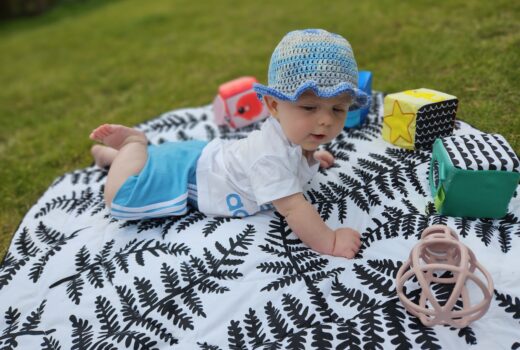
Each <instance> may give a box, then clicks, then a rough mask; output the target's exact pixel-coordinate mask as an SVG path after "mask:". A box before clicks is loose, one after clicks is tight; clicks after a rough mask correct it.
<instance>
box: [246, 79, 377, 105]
mask: <svg viewBox="0 0 520 350" xmlns="http://www.w3.org/2000/svg"><path fill="white" fill-rule="evenodd" d="M253 89H254V91H255V92H256V94H257V96H258V98H259V99H260V100H262V99H263V96H264V95H269V96H273V97H276V98H277V99H280V100H282V101H291V102H296V101H297V100H298V98H300V96H301V94H303V93H304V92H305V91H307V90H312V91H313V92H314V94H315V95H316V96H318V97H321V98H331V97H336V96H338V95H340V94H342V93H347V94H348V95H350V96H351V97H352V104H351V105H350V107H349V111H353V110H356V109H359V108H363V107H367V106H369V105H370V96H369V95H367V93H366V92H364V91H363V90H361V89H358V88H355V87H352V85H350V84H348V83H345V82H342V83H339V84H337V85H335V86H331V87H326V88H324V87H320V86H319V85H318V83H317V82H315V81H314V80H309V81H306V82H304V83H303V84H301V85H300V86H299V87H298V88H297V89H296V91H294V93H293V94H290V95H288V94H284V93H283V92H281V91H279V90H277V89H274V88H272V87H269V86H266V85H263V84H259V83H255V84H254V85H253Z"/></svg>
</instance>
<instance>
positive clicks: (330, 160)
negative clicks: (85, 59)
mask: <svg viewBox="0 0 520 350" xmlns="http://www.w3.org/2000/svg"><path fill="white" fill-rule="evenodd" d="M314 159H316V160H317V161H319V162H320V167H322V168H323V169H327V168H330V167H331V166H332V164H334V156H333V155H332V154H331V153H330V152H329V151H324V150H320V151H316V152H314Z"/></svg>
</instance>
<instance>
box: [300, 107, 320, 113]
mask: <svg viewBox="0 0 520 350" xmlns="http://www.w3.org/2000/svg"><path fill="white" fill-rule="evenodd" d="M300 108H302V109H303V110H305V111H309V112H312V111H315V110H316V107H314V106H300Z"/></svg>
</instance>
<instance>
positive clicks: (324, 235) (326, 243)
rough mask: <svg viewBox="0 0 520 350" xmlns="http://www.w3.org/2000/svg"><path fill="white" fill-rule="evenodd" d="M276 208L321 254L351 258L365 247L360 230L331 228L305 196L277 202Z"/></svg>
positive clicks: (310, 245)
mask: <svg viewBox="0 0 520 350" xmlns="http://www.w3.org/2000/svg"><path fill="white" fill-rule="evenodd" d="M273 205H274V206H275V208H276V210H278V212H279V213H280V214H282V215H283V216H284V217H285V219H286V220H287V223H288V224H289V227H290V228H291V229H292V230H293V232H294V233H295V234H296V235H297V236H298V237H299V238H300V239H301V240H302V242H303V243H305V244H307V245H308V246H309V247H310V248H311V249H313V250H315V251H317V252H319V253H322V254H327V255H334V256H343V257H346V258H349V259H351V258H353V257H354V256H355V255H356V253H357V251H358V250H359V247H360V246H361V241H360V235H359V233H358V232H357V231H355V230H352V229H349V228H339V229H337V230H332V229H331V228H329V227H328V226H327V225H326V224H325V223H324V222H323V220H322V219H321V217H320V215H319V214H318V212H317V211H316V209H314V207H313V206H312V205H311V204H310V203H309V202H307V200H306V199H305V197H304V196H303V194H302V193H296V194H293V195H291V196H287V197H284V198H280V199H277V200H275V201H273Z"/></svg>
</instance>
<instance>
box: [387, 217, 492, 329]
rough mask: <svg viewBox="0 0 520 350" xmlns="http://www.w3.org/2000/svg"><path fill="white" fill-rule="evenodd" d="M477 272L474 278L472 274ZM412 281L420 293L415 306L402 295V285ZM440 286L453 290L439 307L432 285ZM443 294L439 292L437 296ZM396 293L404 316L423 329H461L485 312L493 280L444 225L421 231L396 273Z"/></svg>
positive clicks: (469, 251) (454, 234) (470, 252)
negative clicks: (403, 309)
mask: <svg viewBox="0 0 520 350" xmlns="http://www.w3.org/2000/svg"><path fill="white" fill-rule="evenodd" d="M477 271H478V272H479V274H478V275H477V274H475V272H477ZM413 277H415V278H416V279H417V282H418V283H419V286H420V287H421V289H422V290H421V294H420V296H419V303H418V304H416V303H414V302H413V301H412V300H410V299H409V298H408V296H407V295H406V294H405V293H404V292H403V287H404V285H405V284H406V283H407V282H408V281H410V280H411V279H412V278H413ZM481 277H484V280H483V279H482V278H481ZM410 283H412V281H410ZM442 284H448V285H450V286H453V288H452V290H451V294H449V296H448V297H447V298H446V300H442V301H444V303H443V304H442V303H441V302H439V300H437V296H436V295H435V293H433V292H432V287H433V286H434V285H437V287H439V286H440V287H442ZM445 290H446V288H443V289H442V292H441V293H444V291H445ZM396 291H397V295H398V296H399V299H400V300H401V302H402V303H403V305H404V307H405V308H406V309H407V310H408V312H410V313H411V314H412V315H414V316H416V317H418V318H419V320H420V321H421V322H422V324H424V325H425V326H427V327H429V326H433V325H437V324H441V325H450V326H453V327H458V328H463V327H466V326H467V325H468V324H469V323H470V322H473V321H475V320H477V319H479V318H481V317H482V316H483V315H484V314H485V313H486V311H487V310H488V308H489V305H490V303H491V299H492V294H493V280H492V279H491V276H490V274H489V272H487V271H486V269H484V267H483V266H482V265H481V264H479V262H478V261H477V259H476V257H475V254H473V252H472V251H471V249H469V248H468V247H467V246H466V245H464V244H463V243H462V242H460V241H459V238H458V236H457V234H456V233H455V232H454V231H453V230H451V229H450V228H449V227H447V226H444V225H434V226H430V227H429V228H427V229H426V230H424V231H423V233H422V235H421V240H420V241H419V242H418V243H417V244H416V245H415V246H414V247H413V249H412V251H411V253H410V257H409V259H408V260H407V261H406V262H405V263H404V264H403V265H402V266H401V268H400V269H399V271H398V272H397V278H396ZM441 293H440V294H441ZM408 295H409V294H408ZM476 295H478V296H481V298H480V299H477V300H480V301H479V302H478V303H475V302H472V300H471V298H473V297H475V296H476ZM443 299H444V298H443Z"/></svg>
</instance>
